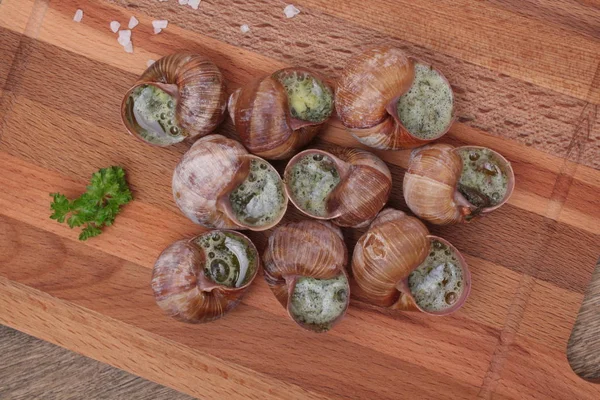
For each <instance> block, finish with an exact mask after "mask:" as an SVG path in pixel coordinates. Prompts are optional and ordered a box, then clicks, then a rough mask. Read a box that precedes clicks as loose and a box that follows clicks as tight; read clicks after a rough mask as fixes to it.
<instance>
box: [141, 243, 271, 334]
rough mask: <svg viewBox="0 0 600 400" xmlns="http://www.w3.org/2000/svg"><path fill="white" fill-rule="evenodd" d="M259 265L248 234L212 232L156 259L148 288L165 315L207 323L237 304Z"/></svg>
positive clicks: (176, 244) (178, 245)
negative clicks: (149, 287)
mask: <svg viewBox="0 0 600 400" xmlns="http://www.w3.org/2000/svg"><path fill="white" fill-rule="evenodd" d="M259 266H260V260H259V257H258V252H257V251H256V248H255V247H254V245H253V244H252V242H251V241H250V239H248V238H247V237H246V236H244V235H242V234H241V233H239V232H235V231H211V232H207V233H204V234H203V235H200V236H197V237H194V238H192V239H185V240H179V241H177V242H175V243H173V244H172V245H170V246H169V247H167V248H166V249H165V250H164V251H163V252H162V254H161V255H160V256H159V257H158V259H157V260H156V264H155V265H154V270H153V272H152V281H151V286H152V290H153V292H154V297H155V300H156V303H157V304H158V306H159V307H160V308H161V309H163V311H165V312H166V313H167V314H168V315H169V316H171V317H173V318H175V319H178V320H180V321H183V322H190V323H199V322H209V321H213V320H215V319H218V318H220V317H222V316H223V315H225V314H226V313H227V312H229V311H230V310H231V309H233V308H234V307H235V306H236V305H237V304H238V303H239V301H240V300H241V297H242V295H243V294H244V293H245V292H246V290H247V289H248V287H249V286H250V284H251V283H252V281H253V280H254V278H255V277H256V274H257V271H258V269H259ZM219 280H221V282H219Z"/></svg>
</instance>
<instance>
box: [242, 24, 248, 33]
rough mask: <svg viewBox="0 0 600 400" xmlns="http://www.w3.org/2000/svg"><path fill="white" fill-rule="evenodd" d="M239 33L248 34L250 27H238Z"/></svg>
mask: <svg viewBox="0 0 600 400" xmlns="http://www.w3.org/2000/svg"><path fill="white" fill-rule="evenodd" d="M240 31H241V32H242V33H248V32H250V27H249V26H248V25H246V24H244V25H242V26H240Z"/></svg>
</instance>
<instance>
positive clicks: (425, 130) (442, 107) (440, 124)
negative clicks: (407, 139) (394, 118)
mask: <svg viewBox="0 0 600 400" xmlns="http://www.w3.org/2000/svg"><path fill="white" fill-rule="evenodd" d="M453 103H454V100H453V96H452V88H451V87H450V84H449V83H448V82H447V81H446V80H445V79H444V77H443V76H442V75H441V74H440V73H439V72H437V71H436V70H435V69H433V68H432V67H430V66H428V65H423V64H416V65H415V80H414V81H413V84H412V86H411V87H410V89H409V90H408V92H406V93H405V94H404V95H402V96H401V97H400V100H399V101H398V106H397V107H398V117H399V118H400V121H402V124H403V125H404V126H405V127H406V129H408V131H409V132H410V133H411V134H413V135H414V136H416V137H418V138H421V139H434V138H436V137H437V136H439V135H440V134H442V133H443V132H444V131H446V129H447V128H448V125H449V124H450V122H451V121H452V108H453Z"/></svg>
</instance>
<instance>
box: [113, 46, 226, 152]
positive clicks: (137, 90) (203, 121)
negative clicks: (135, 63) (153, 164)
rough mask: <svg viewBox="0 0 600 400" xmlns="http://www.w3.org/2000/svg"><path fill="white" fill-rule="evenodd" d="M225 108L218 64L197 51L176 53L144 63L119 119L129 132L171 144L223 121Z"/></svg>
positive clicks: (147, 141)
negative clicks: (147, 64)
mask: <svg viewBox="0 0 600 400" xmlns="http://www.w3.org/2000/svg"><path fill="white" fill-rule="evenodd" d="M226 107H227V93H226V90H225V81H224V79H223V76H222V75H221V71H219V68H218V67H217V66H216V65H215V64H214V63H213V62H212V61H210V60H209V59H208V58H206V57H204V56H201V55H199V54H192V53H176V54H171V55H169V56H166V57H163V58H161V59H160V60H158V61H157V62H155V63H154V64H152V65H151V66H150V67H148V69H147V70H146V71H144V73H143V74H142V76H140V78H139V79H138V81H137V82H136V84H135V85H134V86H133V87H132V88H131V89H129V90H128V91H127V93H126V94H125V97H124V98H123V102H122V103H121V118H122V119H123V123H124V124H125V127H126V128H127V130H128V131H129V133H130V134H131V135H133V136H135V137H137V138H139V139H141V140H143V141H145V142H146V143H149V144H152V145H156V146H169V145H172V144H175V143H179V142H181V141H183V140H184V139H186V138H195V137H201V136H205V135H208V134H209V133H210V132H212V131H213V130H214V129H215V128H216V127H217V125H219V124H220V123H221V122H222V121H223V119H224V116H225V108H226Z"/></svg>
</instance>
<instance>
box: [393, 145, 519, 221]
mask: <svg viewBox="0 0 600 400" xmlns="http://www.w3.org/2000/svg"><path fill="white" fill-rule="evenodd" d="M470 152H472V153H473V154H475V155H477V154H480V155H479V156H477V158H478V160H476V162H477V163H479V164H481V166H482V167H484V168H485V167H486V166H487V165H486V163H488V161H489V162H491V163H490V165H493V166H494V167H493V168H495V169H496V174H497V175H496V176H490V177H487V178H486V177H485V176H484V177H483V178H481V180H480V182H479V183H480V184H481V182H485V180H486V179H487V180H489V181H490V182H492V183H493V182H494V181H495V180H496V179H497V178H498V177H501V178H502V179H503V180H504V181H503V182H502V186H503V187H499V188H497V189H498V191H497V193H498V196H497V198H496V199H494V198H493V197H491V196H485V193H483V195H484V198H481V199H478V198H477V197H476V196H479V195H482V193H478V191H482V192H485V187H484V188H483V190H472V189H473V188H471V189H469V191H465V186H464V185H462V183H461V179H464V178H463V176H464V172H469V171H468V170H469V169H471V171H470V172H469V173H471V174H472V173H473V170H472V168H480V166H479V165H475V161H472V160H468V159H466V158H465V154H469V153H470ZM461 154H462V155H463V156H461ZM480 157H481V158H480ZM485 157H487V159H484V158H485ZM479 158H480V159H479ZM486 160H487V161H486ZM471 165H473V166H471ZM492 172H493V171H492ZM514 184H515V177H514V172H513V170H512V167H511V165H510V162H508V161H507V160H506V159H505V158H504V157H502V156H501V155H500V154H499V153H497V152H495V151H493V150H490V149H487V148H484V147H479V146H462V147H458V148H454V147H453V146H451V145H447V144H438V143H436V144H432V145H428V146H424V147H422V148H419V149H415V150H413V152H412V154H411V158H410V161H409V165H408V170H407V171H406V174H405V175H404V183H403V192H404V199H405V200H406V204H407V205H408V207H409V208H410V209H411V211H412V212H413V213H414V214H415V215H417V216H418V217H420V218H422V219H424V220H426V221H429V222H431V223H433V224H437V225H448V224H455V223H462V222H469V221H470V220H472V219H473V218H475V217H477V216H483V215H486V214H489V213H490V212H492V211H494V210H496V209H497V208H499V207H501V206H502V205H503V204H504V203H506V202H507V201H508V199H509V198H510V196H511V194H512V191H513V189H514ZM484 186H487V185H484ZM475 189H477V188H475ZM500 193H503V195H500ZM493 194H496V193H492V195H493ZM468 198H469V199H470V200H469V199H468ZM475 200H478V202H477V204H474V203H472V202H471V201H475Z"/></svg>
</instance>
